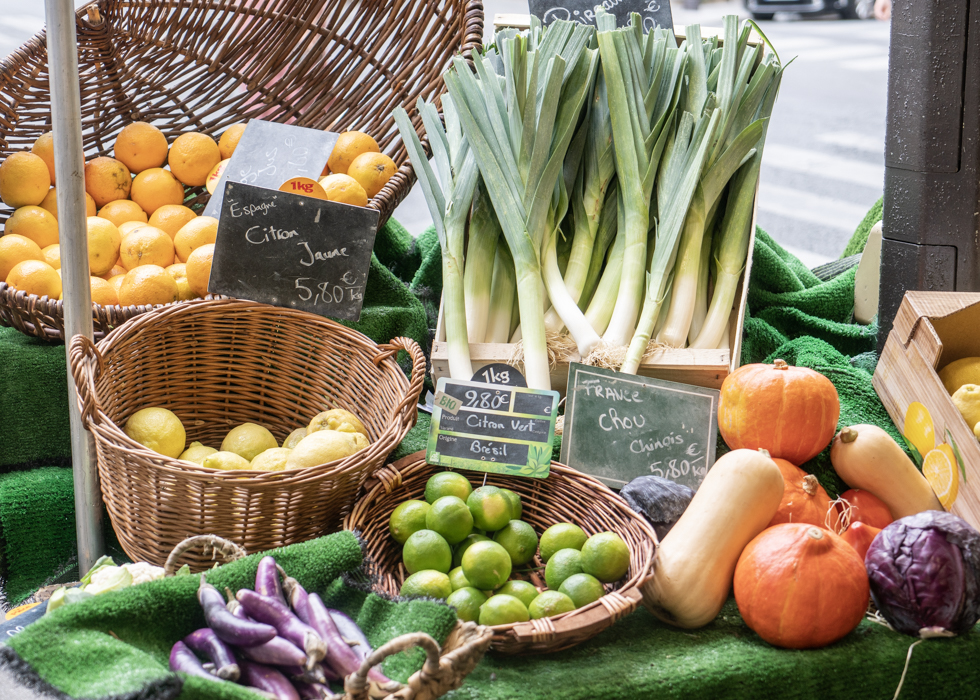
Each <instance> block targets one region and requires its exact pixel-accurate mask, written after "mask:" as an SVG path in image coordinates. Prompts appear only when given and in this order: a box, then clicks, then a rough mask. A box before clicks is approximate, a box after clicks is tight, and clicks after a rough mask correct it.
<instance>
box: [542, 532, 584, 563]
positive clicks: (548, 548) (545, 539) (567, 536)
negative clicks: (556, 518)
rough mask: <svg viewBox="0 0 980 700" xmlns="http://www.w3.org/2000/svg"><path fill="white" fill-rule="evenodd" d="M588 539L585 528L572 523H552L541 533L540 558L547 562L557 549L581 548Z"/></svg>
mask: <svg viewBox="0 0 980 700" xmlns="http://www.w3.org/2000/svg"><path fill="white" fill-rule="evenodd" d="M588 539H589V536H588V535H586V534H585V530H583V529H582V528H580V527H579V526H578V525H574V524H572V523H558V524H557V525H552V526H551V527H549V528H548V529H547V530H545V531H544V533H543V534H542V535H541V560H542V561H544V562H545V563H548V560H549V559H551V556H552V555H553V554H554V553H555V552H557V551H558V550H559V549H582V545H583V544H585V541H586V540H588Z"/></svg>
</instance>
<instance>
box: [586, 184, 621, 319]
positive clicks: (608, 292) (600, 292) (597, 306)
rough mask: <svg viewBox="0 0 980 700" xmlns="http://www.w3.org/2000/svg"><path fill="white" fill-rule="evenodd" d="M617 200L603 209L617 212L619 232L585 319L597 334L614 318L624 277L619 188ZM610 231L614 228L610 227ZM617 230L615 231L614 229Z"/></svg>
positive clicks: (616, 193) (604, 211) (616, 192)
mask: <svg viewBox="0 0 980 700" xmlns="http://www.w3.org/2000/svg"><path fill="white" fill-rule="evenodd" d="M615 195H616V198H615V199H613V200H611V201H610V203H609V205H608V206H606V207H605V208H604V209H603V213H604V214H605V213H606V212H609V213H610V215H611V214H612V213H613V212H615V213H616V214H617V217H616V220H617V224H618V226H617V227H618V232H617V233H616V240H615V242H614V243H613V246H612V249H611V250H610V251H609V261H608V262H607V263H606V269H605V270H604V271H603V273H602V279H601V280H599V286H598V287H597V288H596V290H595V295H594V296H593V297H592V301H590V302H589V308H588V310H586V312H585V319H586V320H587V321H588V322H589V323H590V324H591V325H592V327H593V328H594V329H595V331H596V333H604V332H605V331H606V327H607V326H608V325H609V319H610V318H612V312H613V306H614V305H615V303H616V297H617V296H618V295H619V283H620V281H621V280H622V275H623V252H624V251H625V250H626V226H625V225H624V223H623V217H624V215H625V209H626V207H625V206H624V205H623V193H622V192H621V191H620V190H619V189H618V188H617V189H616V191H615ZM609 228H610V229H612V228H613V227H612V226H610V227H609ZM613 230H615V229H613Z"/></svg>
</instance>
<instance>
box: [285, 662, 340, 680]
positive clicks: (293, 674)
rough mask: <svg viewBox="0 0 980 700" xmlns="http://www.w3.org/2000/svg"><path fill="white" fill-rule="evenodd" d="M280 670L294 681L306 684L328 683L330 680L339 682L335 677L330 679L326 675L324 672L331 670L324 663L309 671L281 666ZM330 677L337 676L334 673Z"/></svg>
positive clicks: (298, 667)
mask: <svg viewBox="0 0 980 700" xmlns="http://www.w3.org/2000/svg"><path fill="white" fill-rule="evenodd" d="M279 670H280V671H282V672H283V673H285V674H286V675H287V676H289V677H290V679H292V680H294V681H304V682H306V683H326V682H327V681H328V680H337V679H336V678H334V677H328V675H327V674H325V673H324V671H326V670H329V669H327V668H326V667H325V666H324V665H323V664H322V663H319V664H317V665H316V666H314V667H313V668H312V669H310V670H307V669H305V668H303V667H302V666H280V667H279ZM330 675H331V676H336V674H335V673H333V671H331V672H330Z"/></svg>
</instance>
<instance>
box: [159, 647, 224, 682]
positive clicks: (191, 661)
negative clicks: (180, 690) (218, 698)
mask: <svg viewBox="0 0 980 700" xmlns="http://www.w3.org/2000/svg"><path fill="white" fill-rule="evenodd" d="M170 670H171V671H174V672H176V671H180V672H181V673H186V674H187V675H189V676H200V677H201V678H210V679H211V680H213V681H217V680H221V679H220V678H218V677H217V676H212V675H211V674H210V673H208V672H207V671H206V670H205V669H204V665H203V664H201V660H200V659H198V658H197V656H196V655H195V654H194V652H193V651H191V650H190V648H188V646H187V645H186V644H184V643H183V642H177V643H176V644H174V646H173V648H172V649H171V650H170Z"/></svg>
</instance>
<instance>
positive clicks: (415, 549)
mask: <svg viewBox="0 0 980 700" xmlns="http://www.w3.org/2000/svg"><path fill="white" fill-rule="evenodd" d="M402 562H403V563H404V564H405V569H406V571H408V573H410V574H414V573H416V572H418V571H425V570H426V569H431V570H433V571H441V572H442V573H444V574H448V573H449V569H450V567H451V566H452V563H453V551H452V550H451V549H450V548H449V543H448V542H446V540H444V539H443V538H442V535H440V534H439V533H438V532H433V531H432V530H419V531H418V532H413V533H412V535H411V536H410V537H409V538H408V539H407V540H405V546H404V547H402Z"/></svg>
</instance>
